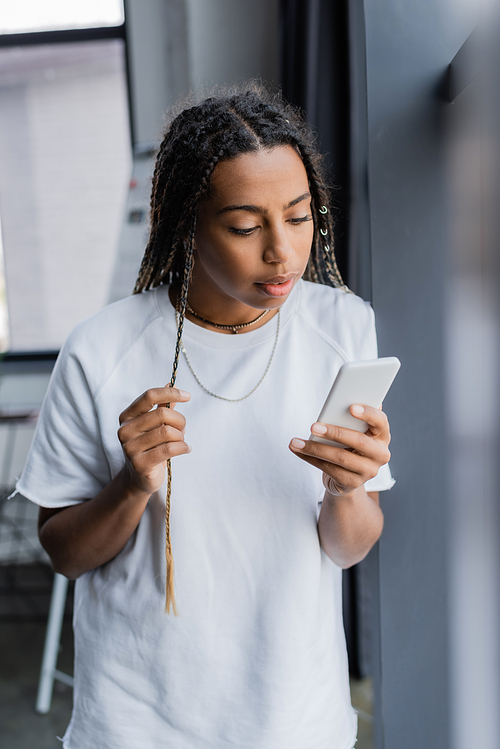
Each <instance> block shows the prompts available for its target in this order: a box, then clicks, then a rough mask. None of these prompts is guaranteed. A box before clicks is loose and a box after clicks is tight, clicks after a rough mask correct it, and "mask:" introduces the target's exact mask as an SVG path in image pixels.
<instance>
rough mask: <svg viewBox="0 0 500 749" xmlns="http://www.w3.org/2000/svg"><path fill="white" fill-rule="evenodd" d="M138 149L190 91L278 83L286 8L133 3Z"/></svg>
mask: <svg viewBox="0 0 500 749" xmlns="http://www.w3.org/2000/svg"><path fill="white" fill-rule="evenodd" d="M125 13H126V20H127V37H128V44H129V65H130V78H131V94H132V121H133V130H134V140H135V142H136V143H137V144H148V143H155V142H156V141H157V140H158V138H159V134H160V132H161V129H162V113H163V112H165V110H167V109H168V108H169V107H170V106H171V105H172V104H173V103H174V102H175V101H176V100H177V98H178V97H179V96H180V95H182V94H185V93H187V91H188V89H190V88H194V89H199V88H200V87H205V86H212V85H214V84H221V83H228V82H234V81H239V80H242V79H245V78H263V79H264V80H267V81H269V82H271V83H277V78H278V52H279V50H278V0H252V2H251V3H249V2H246V1H245V0H210V1H208V0H126V2H125Z"/></svg>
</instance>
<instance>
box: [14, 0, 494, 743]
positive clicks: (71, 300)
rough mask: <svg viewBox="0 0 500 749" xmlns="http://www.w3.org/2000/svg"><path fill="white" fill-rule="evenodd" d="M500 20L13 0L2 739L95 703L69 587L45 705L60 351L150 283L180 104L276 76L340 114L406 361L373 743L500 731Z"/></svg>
mask: <svg viewBox="0 0 500 749" xmlns="http://www.w3.org/2000/svg"><path fill="white" fill-rule="evenodd" d="M498 28H499V27H498V25H497V21H496V8H495V7H493V5H492V4H489V3H487V2H486V0H485V1H484V2H483V4H478V3H477V2H473V0H459V1H457V0H421V1H420V2H418V3H413V4H412V3H401V2H398V0H338V2H331V0H253V2H251V3H250V2H247V1H246V0H126V2H125V3H122V2H121V0H86V2H81V1H79V0H66V2H57V0H53V1H51V0H45V1H44V2H43V3H40V2H37V1H36V0H31V1H29V0H17V2H16V3H12V2H9V0H0V224H1V234H0V248H1V250H2V252H1V255H0V349H1V351H2V352H3V353H2V354H1V357H2V358H1V361H0V472H1V473H0V651H1V653H0V659H1V661H2V662H3V666H4V667H3V671H2V676H1V677H0V695H1V698H2V700H1V701H2V705H3V706H2V707H0V726H1V727H0V743H1V744H2V746H6V747H9V749H24V747H31V746H37V747H39V749H45V747H47V748H49V747H56V746H58V745H59V742H58V741H57V739H56V735H62V733H63V732H64V730H65V727H66V724H67V721H68V719H69V713H70V710H71V686H70V676H71V668H72V641H71V587H70V589H69V592H68V595H67V597H66V601H64V600H63V602H62V606H63V608H64V607H65V608H64V611H65V617H64V623H63V628H62V635H61V652H60V657H59V662H58V669H59V671H60V672H61V673H62V676H61V678H58V679H56V681H55V683H54V691H53V696H52V702H51V706H50V709H49V712H48V713H46V714H43V715H40V714H37V713H36V712H35V702H36V695H37V686H38V676H39V670H40V665H41V658H42V651H43V644H44V637H45V631H46V621H47V614H48V609H49V601H50V595H51V591H52V581H53V575H52V572H51V570H50V567H49V565H48V560H47V558H46V556H45V554H44V552H43V550H42V549H41V548H40V546H39V544H38V541H37V536H36V508H34V507H32V506H31V505H30V504H29V503H28V502H26V501H24V500H23V499H22V498H21V497H16V498H14V499H12V500H8V499H7V497H8V495H9V494H10V492H11V491H12V487H13V484H14V481H15V477H16V475H19V472H20V471H21V470H22V465H23V462H24V459H25V456H26V452H27V450H28V448H29V443H30V439H31V436H32V433H33V429H34V427H35V424H36V416H37V412H38V409H39V407H40V404H41V400H42V398H43V394H44V392H45V388H46V385H47V381H48V378H49V376H50V372H51V369H52V366H53V363H54V361H55V357H56V356H57V351H58V349H59V348H60V346H61V344H62V343H63V341H64V339H65V337H66V336H67V334H68V333H69V331H70V330H71V329H72V328H73V327H74V325H75V324H76V323H78V322H79V321H80V320H82V319H83V318H85V317H87V316H89V315H91V314H93V313H94V312H96V311H97V310H98V309H100V308H101V307H102V306H104V305H105V304H107V303H110V302H112V301H114V300H116V299H119V298H121V297H123V296H125V295H127V294H129V293H130V291H131V289H132V286H133V283H134V280H135V276H136V273H137V269H138V266H139V263H140V259H141V255H142V251H143V248H144V244H145V238H146V235H147V212H148V198H149V185H150V178H151V172H152V165H153V158H154V150H155V147H156V146H157V144H158V141H159V138H160V134H161V131H162V127H163V114H164V112H165V111H166V110H167V109H168V108H169V107H170V106H171V105H172V104H174V103H175V101H176V100H177V99H178V97H179V96H181V95H183V94H185V93H186V92H187V91H188V90H189V89H190V88H193V89H195V90H198V89H201V88H204V87H209V86H211V85H213V84H219V83H226V82H232V81H241V80H243V79H246V78H253V77H257V78H262V79H263V80H265V81H267V83H268V84H269V85H270V86H271V87H275V88H277V87H281V88H282V89H283V91H284V93H285V95H286V96H287V98H289V99H290V100H291V101H292V102H293V103H295V104H297V105H298V106H300V107H301V108H302V109H303V110H304V112H305V114H306V117H307V118H308V120H309V121H310V123H311V124H312V126H313V127H314V129H315V130H316V132H317V134H318V140H319V144H320V146H321V149H322V150H323V152H324V153H325V157H326V162H327V167H328V170H329V175H330V179H331V183H332V192H333V196H334V199H335V205H336V212H337V227H336V249H337V255H338V259H339V265H340V267H341V270H342V272H343V274H344V277H345V278H346V280H347V282H348V284H349V285H350V287H351V288H352V289H353V290H354V291H356V293H358V294H360V295H361V296H363V297H364V298H365V299H368V300H370V301H371V302H372V304H373V306H374V309H375V312H376V314H377V320H378V330H379V347H380V353H381V355H393V354H395V355H397V356H398V357H399V358H400V359H401V361H402V369H401V373H400V375H399V376H398V379H397V380H396V383H395V385H394V387H393V389H392V390H391V393H390V395H389V397H388V398H387V402H386V410H387V412H388V414H389V417H390V420H391V425H392V432H393V444H392V453H393V459H392V469H393V473H394V475H395V477H396V479H397V483H396V485H395V487H394V488H393V489H392V490H391V492H389V493H387V494H386V495H385V496H383V497H382V507H383V510H384V513H385V518H386V525H385V530H384V534H383V536H382V539H381V541H380V542H379V544H378V545H377V546H376V548H375V549H374V550H373V551H372V552H371V553H370V555H369V556H368V558H367V559H366V560H365V561H364V562H363V563H361V564H360V565H357V567H356V568H354V569H353V570H349V571H347V572H346V573H345V575H344V582H345V586H344V587H345V593H344V621H345V629H346V637H347V641H348V650H349V659H350V670H351V675H352V692H353V701H354V704H355V705H356V707H357V708H358V710H359V718H360V721H359V724H360V732H359V741H358V745H357V746H358V747H360V749H371V748H372V747H373V749H400V747H402V746H404V747H405V749H423V748H424V747H425V749H448V748H449V749H470V748H471V747H481V749H498V746H500V725H499V724H500V719H499V714H500V711H499V710H498V704H499V698H500V686H499V681H500V677H499V673H500V663H499V645H498V642H499V619H500V617H499V592H500V591H499V586H498V583H497V580H496V572H497V570H498V569H499V561H500V553H499V537H500V520H499V502H498V488H497V487H498V481H499V475H498V467H497V465H498V458H497V456H498V452H499V423H500V419H499V417H500V406H499V396H498V390H499V388H498V383H499V378H498V368H499V344H500V340H499V314H498V298H499V267H498V240H499V230H500V227H499V226H498V208H497V206H498V197H499V187H500V185H499V178H498V175H499V174H500V171H499V168H498V167H499V145H500V116H499V109H500V108H499V102H500V92H499V91H498V90H497V86H496V81H495V70H497V69H498V59H497V57H498V53H497V52H496V47H497V42H498V38H499V36H498V33H497V29H498ZM61 611H62V610H61ZM61 679H62V680H61Z"/></svg>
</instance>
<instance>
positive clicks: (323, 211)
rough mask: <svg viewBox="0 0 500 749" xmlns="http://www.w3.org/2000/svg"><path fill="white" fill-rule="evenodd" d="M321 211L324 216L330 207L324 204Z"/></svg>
mask: <svg viewBox="0 0 500 749" xmlns="http://www.w3.org/2000/svg"><path fill="white" fill-rule="evenodd" d="M319 212H320V213H322V214H323V216H324V215H325V214H326V213H328V208H327V207H326V205H322V206H321V208H320V209H319Z"/></svg>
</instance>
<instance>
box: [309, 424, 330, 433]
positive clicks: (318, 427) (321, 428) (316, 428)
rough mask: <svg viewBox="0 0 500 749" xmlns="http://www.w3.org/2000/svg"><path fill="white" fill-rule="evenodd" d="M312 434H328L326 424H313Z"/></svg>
mask: <svg viewBox="0 0 500 749" xmlns="http://www.w3.org/2000/svg"><path fill="white" fill-rule="evenodd" d="M311 432H313V434H326V432H327V428H326V426H325V425H324V424H313V425H312V427H311Z"/></svg>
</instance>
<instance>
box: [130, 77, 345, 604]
mask: <svg viewBox="0 0 500 749" xmlns="http://www.w3.org/2000/svg"><path fill="white" fill-rule="evenodd" d="M278 146H292V148H294V149H295V150H296V152H297V153H298V154H299V155H300V157H301V159H302V162H303V164H304V168H305V170H306V173H307V178H308V182H309V189H310V192H311V212H312V217H313V223H314V234H313V241H312V246H311V253H310V257H309V261H308V264H307V267H306V271H305V273H304V277H305V278H306V279H307V280H310V281H314V282H315V283H322V284H326V285H329V286H337V287H341V288H343V289H345V290H347V287H346V286H344V283H343V281H342V278H341V276H340V273H339V270H338V267H337V263H336V261H335V255H334V252H333V220H332V214H331V210H330V198H329V192H328V187H327V184H326V182H325V178H324V175H323V169H322V160H321V156H320V154H319V152H318V151H317V149H316V146H315V138H314V136H313V134H312V132H311V130H310V129H309V127H308V126H307V125H306V123H305V122H304V120H303V119H302V117H301V115H300V113H299V112H298V110H296V109H295V108H293V107H291V106H290V105H289V104H287V103H286V102H285V101H284V99H283V98H282V97H281V95H279V94H271V93H269V92H268V91H266V90H265V89H264V87H263V86H261V85H260V84H258V83H255V82H251V83H249V84H247V85H245V86H244V87H240V88H238V89H228V88H225V89H220V90H218V91H217V92H216V93H214V94H213V95H211V96H209V97H208V98H205V99H204V100H201V101H199V102H198V103H196V104H194V105H191V106H185V107H184V108H183V109H182V110H181V111H180V113H179V114H178V115H177V116H176V117H174V119H173V120H172V121H171V123H170V125H169V127H168V128H167V131H166V133H165V137H164V139H163V141H162V143H161V146H160V149H159V152H158V156H157V159H156V165H155V170H154V174H153V185H152V193H151V213H150V223H151V227H150V235H149V240H148V243H147V246H146V250H145V253H144V257H143V259H142V263H141V267H140V270H139V275H138V278H137V282H136V285H135V289H134V293H135V294H138V293H140V292H142V291H145V290H148V289H151V288H154V287H156V286H159V285H161V284H163V283H172V282H174V281H175V282H176V283H180V284H181V291H180V294H179V298H178V301H177V339H176V345H175V354H174V362H173V367H172V376H171V379H170V382H171V385H172V386H173V385H174V384H175V380H176V376H177V368H178V364H179V356H180V351H181V345H182V331H183V326H184V317H185V311H186V304H187V296H188V288H189V282H190V278H191V272H192V265H193V248H194V235H195V230H196V215H197V209H198V205H199V203H200V201H202V200H203V199H205V198H207V197H208V196H209V195H210V189H211V177H212V174H213V172H214V169H215V168H216V166H217V164H218V163H219V162H220V161H225V160H228V159H232V158H234V157H236V156H238V155H240V154H243V153H249V152H255V151H258V150H259V149H262V148H267V149H271V148H276V147H278ZM171 477H172V473H171V465H170V461H168V464H167V502H166V518H165V522H166V552H165V553H166V561H167V598H166V610H167V612H168V611H169V609H170V606H172V607H173V610H174V613H177V610H176V606H175V597H174V588H173V557H172V548H171V541H170V496H171Z"/></svg>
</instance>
